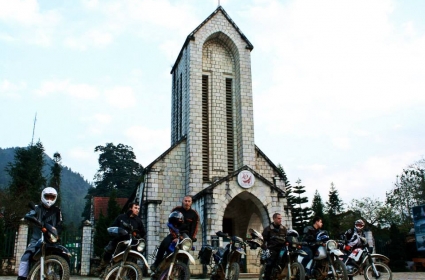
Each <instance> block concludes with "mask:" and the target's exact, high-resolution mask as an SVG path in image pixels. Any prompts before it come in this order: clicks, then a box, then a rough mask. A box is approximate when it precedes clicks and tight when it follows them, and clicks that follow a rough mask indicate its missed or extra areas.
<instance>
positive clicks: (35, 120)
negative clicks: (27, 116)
mask: <svg viewBox="0 0 425 280" xmlns="http://www.w3.org/2000/svg"><path fill="white" fill-rule="evenodd" d="M36 122H37V112H36V113H35V117H34V126H33V128H32V138H31V146H32V143H33V141H34V132H35V123H36Z"/></svg>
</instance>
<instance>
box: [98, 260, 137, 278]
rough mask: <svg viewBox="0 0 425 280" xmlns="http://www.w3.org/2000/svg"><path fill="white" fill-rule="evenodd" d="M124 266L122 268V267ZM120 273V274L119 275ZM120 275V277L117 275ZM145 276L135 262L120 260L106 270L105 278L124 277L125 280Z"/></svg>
mask: <svg viewBox="0 0 425 280" xmlns="http://www.w3.org/2000/svg"><path fill="white" fill-rule="evenodd" d="M121 267H122V268H121ZM120 268H121V271H120ZM118 273H119V274H120V275H118ZM117 276H118V277H117ZM142 277H143V272H142V270H141V269H140V267H139V266H138V265H137V264H135V263H133V262H125V263H124V264H123V263H122V262H118V263H116V264H114V265H113V266H111V267H110V268H108V270H107V271H106V272H105V280H108V279H111V280H112V279H116V278H118V279H123V280H140V279H142Z"/></svg>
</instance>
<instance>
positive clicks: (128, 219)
mask: <svg viewBox="0 0 425 280" xmlns="http://www.w3.org/2000/svg"><path fill="white" fill-rule="evenodd" d="M139 211H140V206H139V204H137V203H135V202H132V203H130V204H129V205H128V211H127V213H125V214H121V215H118V217H117V218H116V219H115V221H114V222H113V223H112V225H111V227H121V228H124V229H125V228H126V227H125V226H124V223H126V224H130V225H131V226H132V227H133V230H134V231H135V232H137V235H138V236H139V237H141V238H143V237H144V236H145V235H146V231H145V227H144V226H143V222H142V219H141V218H140V217H139V216H138V215H139ZM127 239H128V237H126V236H122V237H116V238H114V239H113V240H111V241H109V243H108V245H106V247H105V249H104V250H105V251H104V253H103V258H102V261H101V263H100V265H99V267H98V268H97V269H96V271H97V272H100V271H102V270H103V269H104V268H105V267H106V266H107V265H108V263H109V261H110V260H111V258H112V254H113V253H114V251H115V248H116V247H117V244H118V242H120V241H123V240H127Z"/></svg>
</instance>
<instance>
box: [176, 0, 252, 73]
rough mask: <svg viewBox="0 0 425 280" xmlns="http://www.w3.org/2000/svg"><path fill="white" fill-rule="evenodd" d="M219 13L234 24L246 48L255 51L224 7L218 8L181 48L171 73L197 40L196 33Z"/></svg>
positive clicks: (188, 37)
mask: <svg viewBox="0 0 425 280" xmlns="http://www.w3.org/2000/svg"><path fill="white" fill-rule="evenodd" d="M218 12H221V13H222V14H223V15H224V17H225V18H226V19H227V20H228V21H229V22H230V23H231V24H232V26H233V27H234V28H235V30H236V31H238V33H239V35H240V36H241V38H242V39H243V40H244V41H245V42H246V48H247V49H248V50H251V51H252V50H253V49H254V46H253V45H252V44H251V42H250V41H249V40H248V38H246V36H245V35H244V34H243V33H242V31H241V30H240V29H239V27H238V26H237V25H236V23H235V22H234V21H233V20H232V19H231V18H230V17H229V15H228V14H227V13H226V11H225V10H224V9H223V7H222V6H218V7H217V9H215V11H214V12H212V14H211V15H209V16H208V17H207V18H206V19H205V20H204V21H203V22H202V23H201V24H200V25H198V27H196V28H195V29H194V30H193V31H192V32H191V33H190V34H189V35H188V36H187V37H186V41H185V42H184V44H183V47H182V48H181V50H180V52H179V55H178V56H177V59H176V62H175V63H174V65H173V68H172V69H171V72H170V73H173V72H174V70H175V68H176V67H177V64H178V63H179V61H180V59H181V56H182V54H183V50H184V49H185V48H186V46H187V45H188V44H189V41H190V40H195V33H196V32H198V30H199V29H201V28H202V27H203V26H204V25H205V24H206V23H207V22H208V21H209V20H210V19H211V18H212V17H214V16H215V15H216V14H217V13H218Z"/></svg>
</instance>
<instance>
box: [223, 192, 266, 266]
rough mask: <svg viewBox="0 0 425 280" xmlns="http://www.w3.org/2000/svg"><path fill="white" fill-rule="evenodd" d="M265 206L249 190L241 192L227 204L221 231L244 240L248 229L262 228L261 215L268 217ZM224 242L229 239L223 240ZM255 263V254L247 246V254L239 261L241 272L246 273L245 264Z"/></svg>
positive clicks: (263, 222) (264, 222) (259, 229)
mask: <svg viewBox="0 0 425 280" xmlns="http://www.w3.org/2000/svg"><path fill="white" fill-rule="evenodd" d="M266 212H267V211H266V208H265V207H264V206H263V204H262V202H261V201H260V200H259V199H258V198H257V197H255V196H254V195H252V194H251V193H249V192H242V193H240V194H239V195H237V196H236V197H235V198H233V199H232V200H231V201H230V203H229V204H228V205H227V207H226V210H225V211H224V216H223V229H222V231H223V232H225V233H228V234H229V235H230V236H233V235H236V236H239V237H241V238H243V239H244V240H246V238H247V234H248V230H249V229H250V228H253V229H255V230H258V231H260V232H261V231H262V230H263V224H265V225H267V224H268V223H269V221H263V219H262V217H268V215H267V213H266ZM224 241H225V242H226V241H227V242H228V241H229V240H224ZM249 264H256V254H255V253H254V252H250V250H249V248H247V256H245V258H243V259H242V261H241V264H240V265H241V272H243V273H246V272H248V271H247V265H249Z"/></svg>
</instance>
